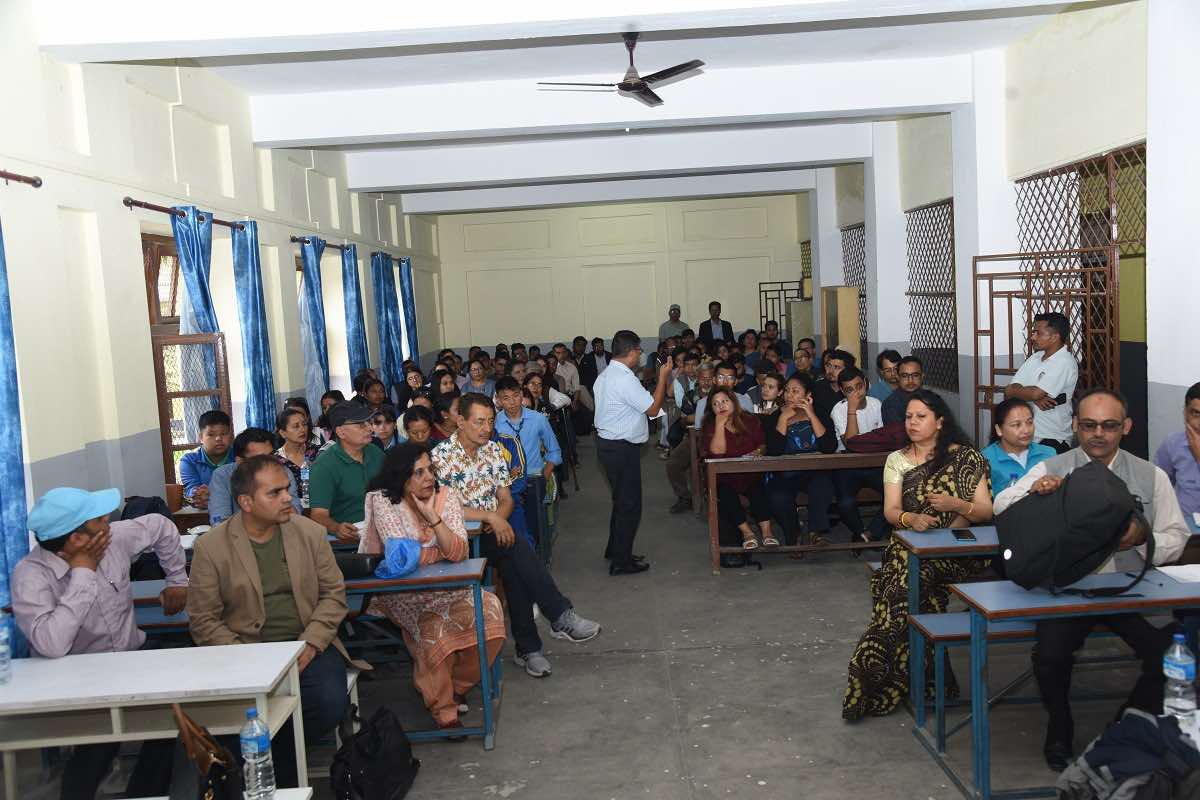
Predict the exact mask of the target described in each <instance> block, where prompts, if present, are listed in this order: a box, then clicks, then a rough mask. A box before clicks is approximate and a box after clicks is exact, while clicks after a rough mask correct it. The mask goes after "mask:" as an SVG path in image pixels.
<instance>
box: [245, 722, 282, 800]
mask: <svg viewBox="0 0 1200 800" xmlns="http://www.w3.org/2000/svg"><path fill="white" fill-rule="evenodd" d="M238 738H239V739H240V740H241V745H242V760H243V761H245V762H246V763H245V767H244V777H245V800H271V799H272V798H273V797H275V763H274V762H273V761H271V732H270V731H269V730H267V726H266V725H265V724H264V723H263V721H262V720H261V719H259V718H258V709H257V708H247V709H246V724H245V725H243V726H242V730H241V731H240V732H239V733H238Z"/></svg>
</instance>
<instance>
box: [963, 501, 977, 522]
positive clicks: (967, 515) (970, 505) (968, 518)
mask: <svg viewBox="0 0 1200 800" xmlns="http://www.w3.org/2000/svg"><path fill="white" fill-rule="evenodd" d="M974 510H975V502H974V501H972V502H970V503H968V504H967V513H965V514H963V519H965V520H966V521H967V522H970V521H971V512H972V511H974Z"/></svg>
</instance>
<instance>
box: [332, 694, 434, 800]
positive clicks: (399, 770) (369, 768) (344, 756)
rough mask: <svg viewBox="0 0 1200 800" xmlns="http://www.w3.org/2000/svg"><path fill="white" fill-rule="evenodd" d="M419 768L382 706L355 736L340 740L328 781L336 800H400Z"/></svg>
mask: <svg viewBox="0 0 1200 800" xmlns="http://www.w3.org/2000/svg"><path fill="white" fill-rule="evenodd" d="M352 713H357V709H353V710H352ZM420 768H421V762H420V761H419V760H417V759H415V758H413V754H412V744H410V743H409V741H408V736H406V735H405V733H404V728H403V727H402V726H401V725H400V720H399V719H397V718H396V715H395V714H394V713H393V712H392V710H391V709H389V708H387V707H386V706H385V707H383V708H380V709H378V710H377V711H376V712H375V713H374V714H372V715H371V718H370V719H369V720H367V721H366V722H365V723H364V724H363V726H362V727H361V728H360V729H359V730H358V732H357V733H354V734H350V735H345V734H344V735H343V736H342V746H341V747H340V748H338V751H337V754H336V755H334V757H333V763H332V764H331V765H330V766H329V780H330V786H331V787H332V789H333V796H334V797H335V798H336V800H402V798H403V797H404V796H405V795H407V794H408V790H409V789H411V788H412V785H413V781H415V780H416V778H417V770H419V769H420Z"/></svg>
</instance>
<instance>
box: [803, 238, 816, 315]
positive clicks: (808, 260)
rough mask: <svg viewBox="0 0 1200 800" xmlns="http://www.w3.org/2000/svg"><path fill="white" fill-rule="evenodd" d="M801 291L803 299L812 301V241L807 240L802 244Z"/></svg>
mask: <svg viewBox="0 0 1200 800" xmlns="http://www.w3.org/2000/svg"><path fill="white" fill-rule="evenodd" d="M800 287H801V288H800V290H801V292H802V294H803V297H802V299H804V300H812V296H813V283H812V240H811V239H805V240H804V241H803V242H801V243H800Z"/></svg>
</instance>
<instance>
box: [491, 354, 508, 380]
mask: <svg viewBox="0 0 1200 800" xmlns="http://www.w3.org/2000/svg"><path fill="white" fill-rule="evenodd" d="M508 362H509V358H508V353H507V352H505V353H504V354H501V353H499V352H497V353H496V357H495V358H493V359H492V378H493V379H494V380H500V379H501V378H503V377H504V376H505V375H507V374H508Z"/></svg>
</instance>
